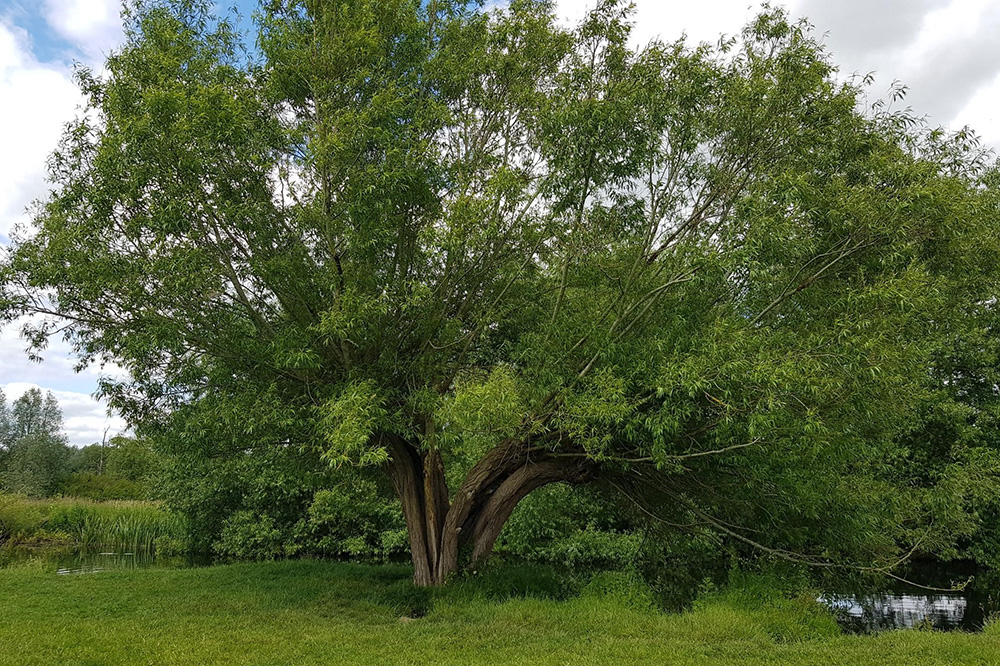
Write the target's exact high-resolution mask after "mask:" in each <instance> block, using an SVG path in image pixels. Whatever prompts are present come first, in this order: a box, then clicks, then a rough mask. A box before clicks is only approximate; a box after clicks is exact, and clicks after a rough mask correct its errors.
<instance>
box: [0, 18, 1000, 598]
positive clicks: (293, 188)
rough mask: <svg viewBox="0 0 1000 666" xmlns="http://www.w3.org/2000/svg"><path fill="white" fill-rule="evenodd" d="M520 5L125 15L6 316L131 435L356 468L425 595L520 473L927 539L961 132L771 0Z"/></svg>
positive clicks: (519, 484) (544, 480)
mask: <svg viewBox="0 0 1000 666" xmlns="http://www.w3.org/2000/svg"><path fill="white" fill-rule="evenodd" d="M552 11H553V6H552V4H551V3H550V2H543V1H532V0H514V1H513V2H511V3H510V5H509V7H508V8H506V9H504V10H500V11H494V12H482V11H476V10H474V9H473V8H470V7H469V6H468V3H465V2H458V1H445V0H435V1H433V2H429V3H422V2H417V1H416V0H379V1H378V2H376V1H374V0H371V1H367V0H361V1H358V0H352V1H350V2H348V1H345V0H326V1H313V0H308V1H305V2H300V1H298V0H285V1H284V2H274V3H269V5H268V6H267V7H266V8H265V9H264V10H263V12H262V16H261V17H260V21H259V24H260V34H259V44H260V48H261V57H260V58H259V60H258V59H255V58H254V57H252V56H249V55H248V54H246V53H244V52H243V51H242V50H241V48H240V45H239V38H238V36H237V35H236V34H234V32H233V30H232V27H231V25H230V24H229V23H228V22H226V21H224V20H223V21H215V20H214V19H212V18H211V17H210V14H209V12H208V7H207V5H206V4H202V3H199V2H192V1H184V0H181V1H179V2H176V3H173V4H168V5H162V4H160V3H155V4H153V5H151V6H150V8H146V7H144V6H137V7H134V8H133V10H132V11H131V13H130V17H131V19H130V22H129V24H128V26H127V31H126V33H127V41H126V44H125V46H124V47H123V48H122V49H121V51H120V52H118V53H117V54H114V55H112V56H111V57H110V58H109V59H108V62H107V70H108V75H107V76H106V77H105V78H103V79H102V78H99V77H97V76H95V75H93V74H92V73H90V72H88V71H85V70H84V71H81V72H80V83H81V86H82V88H83V90H84V92H85V93H86V94H87V96H88V99H89V108H88V109H87V113H86V114H84V115H83V116H82V117H81V118H80V119H79V120H78V121H77V122H76V123H75V124H74V125H73V126H72V127H70V129H69V130H68V132H67V134H66V138H65V141H64V143H63V146H62V148H61V149H60V150H59V151H58V152H57V153H56V154H55V155H54V156H53V158H52V160H51V163H50V167H51V177H52V180H53V182H54V185H55V194H54V195H53V196H52V197H51V199H50V200H49V201H47V202H46V203H45V204H44V206H42V207H41V209H40V212H39V214H38V216H37V218H36V224H37V227H38V229H37V233H36V234H33V235H29V234H21V235H19V236H16V237H15V239H14V242H13V244H12V246H11V247H10V248H9V250H8V252H7V259H6V262H5V264H4V268H3V273H2V281H3V284H4V302H3V305H4V311H5V312H6V313H7V316H8V317H10V318H14V317H17V316H20V315H22V314H25V313H31V314H34V315H36V316H39V317H42V319H40V320H39V319H36V320H35V321H41V322H42V323H39V324H36V325H34V326H32V327H29V328H28V329H27V330H26V331H25V333H26V334H27V336H28V337H29V339H30V340H31V341H32V342H33V343H35V344H36V345H38V346H43V345H44V343H45V340H46V339H47V337H48V335H50V334H51V333H52V332H53V331H55V330H57V328H56V326H55V324H54V323H53V322H54V320H55V319H59V320H62V321H63V322H68V325H69V328H68V329H67V335H68V336H69V339H70V341H71V342H72V343H73V344H74V345H75V348H76V350H77V352H78V353H79V355H80V358H81V362H82V363H90V362H100V361H106V360H114V361H115V362H118V363H120V364H121V365H122V366H123V367H125V368H127V369H128V371H129V372H130V374H131V378H130V379H129V380H126V381H120V382H113V381H110V380H109V381H106V382H105V383H104V384H103V387H102V391H103V393H104V395H105V396H106V397H108V398H109V399H110V401H111V403H112V404H113V405H114V406H115V407H116V408H118V409H119V410H121V411H122V412H123V413H124V414H126V415H127V416H128V417H129V418H130V419H131V420H132V421H133V422H134V423H136V424H138V425H140V426H141V428H142V429H143V431H144V432H148V433H152V434H155V433H156V431H157V430H158V429H161V428H162V429H167V430H171V431H174V432H180V433H182V434H183V438H184V440H185V442H187V443H188V444H187V445H190V446H202V447H204V448H205V449H206V450H209V449H212V448H213V447H214V448H215V449H222V450H225V451H229V452H238V451H243V452H244V453H246V454H249V452H252V451H254V450H257V451H262V450H266V449H271V450H281V449H285V448H289V447H297V448H302V449H303V450H305V451H309V452H312V455H317V456H320V457H321V458H322V459H323V460H325V461H327V462H328V463H330V464H333V465H342V464H346V463H351V464H356V465H373V466H379V467H380V468H381V469H383V470H384V471H386V472H387V473H388V475H389V477H390V478H391V480H392V483H393V485H394V488H395V491H396V493H397V495H398V496H399V498H400V500H401V502H402V508H403V514H404V518H405V522H406V527H407V531H408V534H409V542H410V550H411V555H412V559H413V564H414V569H415V574H414V575H415V580H416V582H417V583H420V584H439V583H441V582H443V581H444V580H446V578H447V577H448V576H449V575H450V574H451V573H453V572H454V571H455V570H456V569H457V568H458V566H459V564H460V561H461V559H462V557H463V553H465V556H466V557H469V558H471V560H472V561H478V560H482V559H484V558H486V557H488V556H489V554H490V552H491V550H492V548H493V545H494V543H495V540H496V538H497V536H498V534H499V533H500V531H501V529H502V527H503V525H504V523H505V522H506V520H507V518H508V517H509V516H510V514H511V512H512V511H513V509H514V507H515V506H516V505H517V504H518V502H519V501H520V500H521V499H523V498H524V497H525V496H526V495H528V494H529V493H531V492H532V491H534V490H535V489H537V488H539V487H542V486H544V485H547V484H550V483H553V482H563V483H569V484H578V483H583V482H590V481H595V482H601V483H604V484H606V485H607V486H608V487H609V488H611V489H613V490H615V491H616V492H618V493H621V494H623V495H624V496H626V497H628V498H630V499H631V500H633V501H634V502H636V503H637V504H639V505H640V506H642V507H643V509H644V510H645V511H647V512H648V513H649V514H650V515H652V516H655V518H656V519H657V520H658V521H660V522H663V523H664V524H671V525H675V526H678V527H680V528H686V529H698V530H703V529H706V528H707V529H711V530H715V531H717V532H720V533H723V534H726V535H727V536H728V537H729V538H731V539H736V540H739V541H741V542H743V543H745V544H750V545H753V546H754V547H756V548H762V549H765V550H767V551H768V552H771V553H774V554H776V555H779V556H783V557H788V558H790V559H807V560H809V561H813V562H815V563H822V564H825V565H836V564H838V563H840V562H843V561H845V560H850V559H851V558H857V557H863V558H864V561H867V562H870V563H874V564H873V565H876V566H886V567H887V566H889V565H890V564H891V563H892V562H894V561H896V559H897V558H898V554H899V552H900V547H903V549H904V550H906V551H910V552H914V551H917V550H919V549H923V550H926V551H933V550H936V549H940V548H943V547H947V546H948V545H949V544H951V543H952V542H953V540H954V539H955V537H956V535H957V534H958V533H959V532H961V531H962V530H964V529H967V525H966V523H965V522H964V521H963V517H964V516H961V515H957V514H961V513H962V511H961V510H960V508H959V509H958V510H956V509H955V507H954V504H952V503H949V502H942V501H940V497H939V496H940V494H941V493H942V492H947V488H948V483H946V481H947V477H948V474H950V473H958V472H960V471H961V468H960V467H953V468H951V469H950V471H946V473H945V476H944V477H940V478H937V479H935V482H934V483H930V484H927V485H924V486H920V487H912V486H908V485H906V484H898V483H896V479H895V477H893V475H892V469H893V466H894V465H896V464H897V463H898V462H899V461H900V460H905V459H906V457H907V456H908V455H909V452H908V451H907V450H906V448H905V447H904V446H902V445H901V444H900V440H899V434H900V433H901V432H902V431H903V430H904V429H905V428H906V427H907V425H908V424H909V423H910V422H911V420H912V417H913V414H914V402H913V400H912V398H913V396H914V394H915V392H918V391H920V390H922V389H923V387H925V386H926V377H927V372H928V368H929V364H930V360H929V359H930V358H931V353H932V350H933V349H935V345H936V344H937V342H938V338H939V336H941V335H942V332H943V331H944V330H945V329H946V328H947V327H943V326H941V322H946V321H958V320H960V318H961V316H962V315H963V313H964V312H966V311H968V306H969V305H971V304H973V303H977V302H983V301H985V300H986V299H988V298H989V297H991V296H992V295H993V294H994V293H995V285H996V274H995V270H996V261H995V258H996V256H997V255H996V250H997V235H996V210H997V206H996V196H995V193H996V188H995V187H994V186H993V185H992V181H990V180H989V179H988V178H987V175H988V174H987V170H986V168H985V165H984V161H983V157H982V154H981V151H979V150H978V149H977V147H976V145H975V142H974V139H972V138H970V136H969V135H968V134H966V133H962V134H959V135H956V136H946V135H943V134H941V133H939V132H928V131H925V130H923V129H922V128H921V127H920V126H919V124H915V122H914V121H913V120H912V119H911V118H909V117H907V116H906V115H905V114H904V115H900V114H891V113H888V112H885V111H884V110H882V111H879V110H877V109H876V112H874V113H869V114H865V113H861V112H859V110H858V108H859V94H860V91H859V89H858V88H857V87H855V86H854V85H852V84H843V83H838V82H837V80H836V77H835V69H834V66H833V65H832V64H831V62H830V61H829V59H828V57H827V56H826V55H825V54H824V52H823V50H822V47H821V46H820V45H819V44H818V43H817V42H816V41H815V40H813V39H812V37H811V36H810V35H809V33H808V31H807V29H806V27H805V26H804V25H803V24H792V23H789V22H788V21H787V19H786V17H785V16H784V14H783V13H782V12H780V11H777V10H768V11H766V12H765V13H764V14H762V15H761V16H760V17H758V18H757V19H756V20H755V21H754V22H752V23H751V24H750V25H749V26H748V27H747V29H746V30H745V31H744V32H743V34H742V36H741V38H739V39H735V40H731V41H729V42H724V43H722V44H721V45H720V46H719V47H718V48H715V49H713V48H710V47H707V46H699V47H695V48H691V47H688V46H686V45H685V44H683V43H677V44H663V43H660V42H653V43H651V44H649V45H648V46H646V47H644V48H642V49H640V50H632V49H630V48H629V47H628V46H627V40H628V34H629V10H628V8H627V7H626V6H625V4H624V3H622V2H616V1H613V0H612V1H606V2H602V3H601V4H600V5H599V6H598V8H597V9H596V10H595V11H594V12H593V13H592V14H591V15H590V17H589V18H588V19H587V20H585V21H584V22H583V23H582V24H581V25H580V26H578V27H577V28H576V29H575V30H572V31H567V30H564V29H562V28H560V27H558V25H557V23H556V22H555V20H554V19H553V16H552ZM46 317H48V318H46ZM261 455H264V454H263V453H262V454H261Z"/></svg>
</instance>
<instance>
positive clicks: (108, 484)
mask: <svg viewBox="0 0 1000 666" xmlns="http://www.w3.org/2000/svg"><path fill="white" fill-rule="evenodd" d="M62 493H63V495H69V496H71V497H80V498H84V499H92V500H129V499H131V500H137V499H146V495H147V493H146V489H145V488H144V487H143V486H142V484H140V483H137V482H135V481H129V480H128V479H123V478H120V477H116V476H111V475H108V474H94V473H93V472H74V473H73V474H70V475H69V476H67V477H66V481H65V482H64V483H63V486H62Z"/></svg>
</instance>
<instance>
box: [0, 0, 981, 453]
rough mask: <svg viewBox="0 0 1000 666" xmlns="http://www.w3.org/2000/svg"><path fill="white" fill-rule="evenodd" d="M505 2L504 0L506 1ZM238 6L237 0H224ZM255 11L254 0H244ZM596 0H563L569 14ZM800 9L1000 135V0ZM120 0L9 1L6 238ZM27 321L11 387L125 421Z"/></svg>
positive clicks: (839, 58)
mask: <svg viewBox="0 0 1000 666" xmlns="http://www.w3.org/2000/svg"><path fill="white" fill-rule="evenodd" d="M501 1H502V0H501ZM220 4H222V5H224V6H229V4H230V3H220ZM236 4H237V5H239V6H240V7H241V8H242V9H241V11H242V12H243V13H244V14H245V15H247V16H249V15H250V14H251V12H252V9H253V6H254V4H253V3H252V2H251V1H250V0H239V1H238V2H237V3H236ZM593 4H594V2H593V0H559V2H558V13H559V15H560V17H561V18H563V19H564V20H566V21H567V22H573V21H575V20H577V19H579V18H580V17H581V16H582V15H583V13H584V12H585V11H586V9H587V8H588V7H592V6H593ZM635 4H636V7H637V15H636V26H637V27H636V32H635V41H636V42H637V43H644V42H646V41H648V40H649V39H650V38H652V37H654V36H657V35H659V36H662V37H664V38H666V39H675V38H677V37H679V36H680V35H681V34H682V33H686V34H687V35H688V37H689V39H691V40H694V41H709V42H715V41H716V40H717V39H718V38H719V35H720V34H721V33H726V34H730V35H731V34H734V33H736V32H738V31H739V29H740V28H741V26H742V25H743V24H744V23H746V21H747V20H748V19H749V18H751V17H752V16H753V15H754V14H755V13H756V10H757V7H758V5H757V3H751V2H748V1H747V0H700V1H699V2H697V3H693V2H690V1H689V0H635ZM785 4H786V6H787V7H788V8H789V10H790V11H791V13H792V14H793V16H796V17H798V16H805V17H808V18H809V20H810V21H811V22H812V24H813V25H814V26H815V27H816V29H817V31H818V32H820V33H822V34H825V35H826V37H825V40H826V43H827V45H828V46H829V49H830V51H831V52H832V53H833V56H834V60H835V61H836V62H837V63H838V64H839V65H840V68H841V71H842V72H843V73H844V74H849V73H852V72H858V73H862V74H864V73H868V72H874V73H875V74H876V77H877V78H876V85H875V87H874V91H873V92H874V93H877V94H882V93H883V92H884V91H885V90H886V89H888V87H889V86H890V84H891V83H892V82H893V81H895V80H898V81H901V82H903V83H904V84H906V85H907V86H908V87H909V94H908V97H907V100H906V102H907V104H908V105H909V106H911V107H912V108H913V110H914V111H916V112H917V113H919V114H926V115H927V116H928V118H929V119H930V121H931V122H932V123H934V124H940V125H945V126H948V127H951V128H953V129H958V128H960V127H962V126H963V125H970V126H971V127H973V129H975V130H976V131H977V132H978V133H979V135H980V136H981V137H982V138H983V140H984V141H985V142H986V143H987V144H988V145H991V146H1000V126H998V124H997V122H996V120H995V119H996V109H997V108H998V106H1000V2H997V1H996V0H790V1H789V2H787V3H785ZM118 6H119V2H118V0H0V244H4V243H6V242H7V235H8V233H9V231H10V229H11V227H13V226H14V225H15V224H19V223H25V222H26V221H27V217H26V216H25V214H24V211H25V208H26V207H27V206H28V204H29V203H30V202H31V201H32V200H34V199H37V198H39V197H41V196H44V194H45V192H46V184H45V181H44V165H45V158H46V156H47V155H48V154H49V152H50V151H51V150H52V149H53V148H54V147H55V145H56V142H57V141H58V139H59V135H60V132H61V130H62V125H63V123H65V122H66V121H68V120H69V119H71V118H72V117H73V116H74V114H75V112H76V109H77V106H78V104H79V103H80V96H79V94H78V92H77V90H76V87H75V86H74V85H73V82H72V79H71V68H72V65H73V63H74V62H82V63H84V64H87V65H89V66H91V67H94V68H95V69H98V70H99V69H100V68H101V63H102V62H103V58H104V56H105V55H106V54H107V53H108V51H109V50H111V49H113V48H114V47H115V45H116V44H118V43H120V41H121V38H122V32H121V25H120V21H119V18H118ZM23 348H24V343H23V342H22V341H21V340H20V338H19V332H18V327H17V326H9V327H7V328H6V329H3V330H0V386H2V387H3V389H4V391H5V393H6V394H7V399H8V400H11V399H13V398H15V397H17V396H18V395H20V394H21V393H22V392H24V391H25V390H27V388H29V387H31V386H40V387H42V388H44V389H50V390H52V391H53V392H54V393H55V395H56V397H57V398H58V399H59V402H60V404H61V405H62V408H63V412H64V415H65V417H66V429H67V434H68V435H69V438H70V441H71V442H72V443H73V444H75V445H78V446H81V445H84V444H88V443H91V442H94V441H98V440H100V438H101V436H102V434H103V433H104V430H105V428H110V429H111V433H115V432H118V431H120V430H122V429H123V428H124V426H125V424H124V422H123V421H122V420H121V419H119V418H116V417H114V416H109V415H108V414H107V410H106V409H105V407H104V406H103V405H101V404H100V403H99V402H97V401H96V400H94V399H93V398H92V397H91V394H92V393H93V391H94V389H95V388H96V382H97V378H98V376H99V374H100V373H101V370H100V369H87V370H84V371H83V372H81V373H79V374H78V373H75V372H74V371H73V362H72V359H70V358H69V356H68V353H67V349H66V348H65V347H64V346H60V345H53V347H52V348H51V349H50V350H49V351H48V352H47V353H46V354H45V361H44V362H42V363H30V362H28V360H27V359H26V357H25V355H24V352H23Z"/></svg>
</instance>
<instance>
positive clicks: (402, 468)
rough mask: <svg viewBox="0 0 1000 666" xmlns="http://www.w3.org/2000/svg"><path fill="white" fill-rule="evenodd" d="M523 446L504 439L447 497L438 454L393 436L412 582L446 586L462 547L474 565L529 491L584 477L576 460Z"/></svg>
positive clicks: (392, 465) (394, 475)
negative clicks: (538, 456) (540, 454)
mask: <svg viewBox="0 0 1000 666" xmlns="http://www.w3.org/2000/svg"><path fill="white" fill-rule="evenodd" d="M526 449H527V447H526V446H525V444H524V443H523V442H519V441H514V440H510V441H506V442H503V443H501V444H500V445H498V446H497V447H496V448H494V449H493V450H491V451H490V452H489V453H487V454H486V455H485V456H484V457H483V458H482V460H480V461H479V462H478V463H477V464H476V465H475V466H474V467H473V468H472V469H471V470H470V471H469V473H468V475H467V476H466V478H465V481H464V482H463V483H462V486H461V487H460V488H459V489H458V491H457V492H456V493H455V496H454V498H452V499H450V498H449V493H448V486H447V483H446V482H445V475H444V464H443V462H442V460H441V456H440V454H439V453H437V452H436V451H429V452H427V451H425V452H421V451H419V450H418V449H417V448H416V447H414V446H413V445H411V444H409V443H408V442H406V441H404V440H402V439H401V438H398V437H393V438H392V439H391V440H390V446H389V453H390V462H389V463H388V472H389V476H390V478H391V479H392V482H393V486H394V488H395V490H396V494H397V495H398V496H399V499H400V502H401V503H402V505H403V517H404V519H405V521H406V530H407V533H408V534H409V539H410V552H411V557H412V559H413V581H414V583H415V584H417V585H420V586H436V585H443V584H444V583H445V582H446V581H447V579H448V577H449V576H451V575H452V574H453V573H455V572H456V571H458V568H459V551H460V549H461V548H462V547H463V546H464V545H466V544H471V546H472V560H471V564H473V565H474V564H477V563H480V562H483V561H485V560H486V559H488V558H489V556H490V554H491V553H492V552H493V545H494V544H495V543H496V540H497V537H499V536H500V531H501V530H502V529H503V526H504V524H505V523H506V522H507V519H508V518H510V515H511V513H512V512H513V511H514V509H515V507H517V504H518V503H519V502H520V501H521V500H522V499H524V498H525V497H527V495H528V494H529V493H531V492H532V491H533V490H536V489H537V488H540V487H542V486H544V485H546V484H549V483H554V482H558V481H566V482H579V481H582V480H584V478H585V475H586V474H585V471H584V468H583V467H581V466H580V464H578V463H566V462H564V461H553V460H544V459H542V460H533V459H531V457H530V456H529V455H528V453H527V451H526Z"/></svg>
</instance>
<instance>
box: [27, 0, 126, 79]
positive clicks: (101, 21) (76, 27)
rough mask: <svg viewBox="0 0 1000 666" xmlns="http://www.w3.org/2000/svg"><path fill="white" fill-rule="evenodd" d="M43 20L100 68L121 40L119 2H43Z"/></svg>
mask: <svg viewBox="0 0 1000 666" xmlns="http://www.w3.org/2000/svg"><path fill="white" fill-rule="evenodd" d="M44 12H45V20H46V21H48V23H49V25H51V26H52V28H53V29H55V31H56V32H58V33H59V34H60V35H62V36H63V37H65V38H66V39H67V40H68V41H69V42H70V43H72V44H73V45H74V46H75V47H77V48H78V49H79V50H80V51H81V52H82V53H83V54H84V55H86V56H87V58H88V60H89V61H90V62H89V63H88V64H90V65H92V66H93V65H97V66H99V65H100V64H101V63H102V62H103V60H104V56H106V55H107V54H108V52H109V51H110V50H111V49H112V48H113V47H115V46H117V45H118V44H120V43H121V41H122V21H121V2H119V1H118V0H45V9H44Z"/></svg>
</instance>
